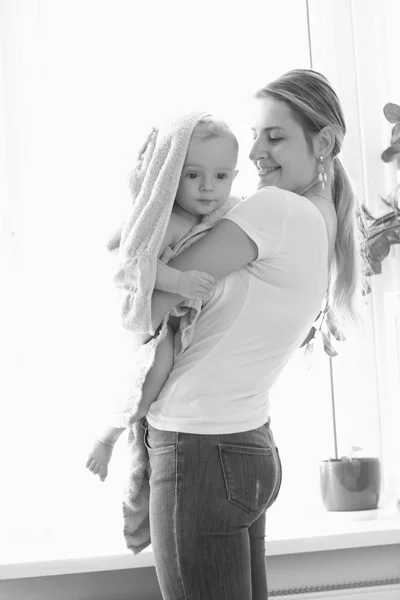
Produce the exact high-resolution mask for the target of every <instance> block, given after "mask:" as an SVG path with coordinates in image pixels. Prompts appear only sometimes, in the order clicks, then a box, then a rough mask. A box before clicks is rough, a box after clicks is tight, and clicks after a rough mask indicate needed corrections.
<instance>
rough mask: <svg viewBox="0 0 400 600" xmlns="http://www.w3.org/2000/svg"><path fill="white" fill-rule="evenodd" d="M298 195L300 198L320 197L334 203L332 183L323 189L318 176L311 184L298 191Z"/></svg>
mask: <svg viewBox="0 0 400 600" xmlns="http://www.w3.org/2000/svg"><path fill="white" fill-rule="evenodd" d="M296 194H299V196H306V197H307V198H311V197H313V196H318V197H320V198H325V199H326V200H329V201H332V186H331V184H330V183H326V184H325V188H324V189H322V185H321V182H320V181H319V179H318V176H316V177H315V178H314V179H312V180H311V181H310V183H308V184H307V185H305V186H303V187H302V188H300V189H298V190H296Z"/></svg>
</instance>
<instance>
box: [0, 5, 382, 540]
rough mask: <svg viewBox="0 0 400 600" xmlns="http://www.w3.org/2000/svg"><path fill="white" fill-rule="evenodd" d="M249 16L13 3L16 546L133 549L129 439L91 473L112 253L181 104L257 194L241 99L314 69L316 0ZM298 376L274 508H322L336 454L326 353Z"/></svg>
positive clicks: (10, 231) (119, 350) (3, 436)
mask: <svg viewBox="0 0 400 600" xmlns="http://www.w3.org/2000/svg"><path fill="white" fill-rule="evenodd" d="M238 6H239V5H237V4H234V3H233V4H232V3H231V2H228V1H222V0H221V1H220V2H215V0H205V1H203V2H202V3H201V9H199V10H196V11H194V10H192V9H189V8H188V5H187V3H186V2H185V1H184V0H173V1H172V2H169V3H164V2H161V1H160V2H157V3H156V5H154V4H150V3H148V4H146V3H142V4H141V6H140V11H138V9H137V4H136V3H132V2H129V1H123V0H121V1H119V2H116V3H111V2H106V1H104V0H100V1H99V0H96V1H95V0H85V1H84V2H82V1H81V0H79V1H78V0H72V1H70V2H68V3H62V2H53V1H51V0H36V1H33V2H30V1H29V0H21V1H20V2H16V3H14V2H9V3H5V5H4V11H5V12H4V19H3V27H4V30H3V32H2V33H3V34H4V37H3V40H4V41H3V63H2V64H3V69H4V72H3V76H4V77H3V81H4V83H3V87H2V88H1V102H2V106H1V107H0V109H1V115H0V116H1V117H2V118H3V119H4V121H3V123H2V125H3V126H4V129H2V130H0V134H1V139H0V142H1V147H0V159H1V160H2V162H3V161H5V164H6V166H7V176H6V177H5V178H4V179H0V192H4V194H3V193H2V197H4V198H6V202H4V203H3V202H2V204H1V211H2V212H1V217H2V229H1V253H2V260H1V262H0V265H1V266H0V268H1V280H2V289H5V290H7V294H6V295H5V296H3V294H2V296H1V311H0V325H1V332H2V333H1V336H0V348H1V358H2V377H1V380H0V395H1V408H0V411H1V417H0V427H1V431H0V444H1V446H2V449H1V453H2V456H3V457H6V459H7V460H5V461H4V466H3V473H2V480H3V490H7V491H6V494H4V493H3V494H2V497H1V500H0V507H1V508H0V529H1V531H5V532H6V536H5V537H6V538H7V534H8V535H9V536H11V537H12V538H14V539H16V540H17V544H16V548H21V547H22V546H23V544H24V543H28V542H29V541H30V540H36V539H38V538H40V539H42V538H48V539H50V540H52V541H53V542H54V543H56V540H62V543H63V544H64V545H68V544H71V547H72V545H73V544H74V543H76V542H75V540H76V538H79V540H80V541H79V543H80V545H82V544H84V543H85V542H84V540H85V539H89V538H90V539H91V542H92V543H95V544H100V545H109V544H115V545H116V546H117V547H120V548H123V547H124V544H123V538H122V529H121V528H122V519H121V514H120V501H121V497H122V486H123V482H124V473H125V471H126V462H125V461H126V457H125V455H124V451H123V444H121V445H120V446H118V447H117V448H116V450H115V457H114V459H113V463H112V468H111V473H110V475H109V478H108V480H107V483H106V484H102V485H101V484H100V483H99V482H98V480H97V478H94V477H93V476H92V475H90V474H89V472H87V471H86V469H85V468H84V463H85V460H86V453H87V450H88V448H89V445H90V441H91V439H92V436H93V434H94V432H95V430H96V424H97V423H98V422H99V421H100V420H101V417H102V415H103V413H104V412H105V411H106V409H107V407H108V406H109V403H110V402H112V401H113V399H114V397H115V396H116V395H117V394H118V393H120V390H119V388H118V382H120V381H121V379H122V377H123V373H124V371H125V366H124V361H126V357H127V353H126V352H124V344H126V337H125V336H124V335H123V332H122V331H121V326H120V321H119V312H118V308H117V307H116V306H115V301H114V296H113V294H114V290H113V289H112V282H111V275H112V273H111V271H110V265H109V263H108V256H107V251H106V250H105V244H106V241H107V239H108V236H109V235H110V234H111V233H112V232H113V230H114V227H116V226H117V225H118V224H119V222H120V219H121V217H123V215H124V214H125V211H126V209H127V207H129V201H130V198H129V189H128V178H129V173H130V171H131V169H132V166H133V164H134V160H135V154H136V151H137V148H138V146H139V145H140V143H141V142H142V140H143V139H144V137H145V135H146V133H147V131H148V128H149V126H150V125H151V124H152V123H153V122H157V120H159V119H161V118H162V117H163V116H164V115H165V114H167V113H169V112H170V111H171V110H176V109H179V108H182V107H194V106H197V107H202V108H203V107H204V108H205V109H206V110H209V111H210V112H215V113H217V114H220V115H221V116H223V117H224V118H225V119H226V120H227V121H228V122H229V123H230V125H231V126H232V128H233V129H234V130H235V132H236V133H237V135H238V138H239V142H240V149H241V151H240V159H239V169H240V175H239V176H238V177H237V179H236V180H235V190H234V191H235V192H236V193H239V194H242V195H246V194H248V193H249V192H250V191H251V190H252V187H253V182H254V174H253V169H252V167H251V166H250V165H249V161H248V159H247V152H248V148H249V144H250V139H251V136H250V135H249V134H248V131H247V118H246V103H247V99H248V96H249V95H250V94H251V93H252V92H253V91H254V90H255V89H257V88H258V87H259V86H261V85H262V84H264V83H265V82H267V81H269V80H271V79H273V78H274V77H276V76H278V75H279V74H281V73H283V72H285V71H286V70H289V69H291V68H295V67H304V68H307V67H309V66H310V60H309V31H308V21H307V3H306V2H305V1H304V2H297V1H296V0H284V1H282V2H280V3H277V2H272V0H248V1H247V2H246V3H245V4H243V6H242V7H241V8H240V9H239V8H238ZM288 14H290V15H291V19H290V20H288V19H287V15H288ZM177 15H179V18H177ZM283 24H284V27H283ZM288 39H290V44H287V43H286V42H287V40H288ZM321 70H324V69H323V68H321ZM328 76H329V74H328ZM189 82H190V84H189ZM339 94H340V90H339ZM1 131H2V132H3V133H1ZM368 335H369V334H368ZM371 343H372V342H371ZM289 369H290V376H289V371H288V375H287V376H286V377H283V378H282V380H281V382H280V383H279V386H278V387H277V389H276V392H275V396H274V404H273V406H274V416H273V427H274V432H275V436H276V438H277V441H278V444H279V447H280V450H281V455H282V457H283V461H284V466H285V473H284V483H283V487H282V494H281V500H280V502H279V503H277V504H276V506H275V507H274V509H273V510H276V511H278V512H279V510H280V509H279V506H281V507H285V506H286V507H287V506H289V505H290V504H291V502H292V498H293V493H294V491H296V490H301V498H300V499H299V507H300V508H303V509H305V510H306V509H307V507H309V506H310V505H311V506H314V505H315V506H316V505H317V504H318V502H319V494H318V489H317V487H318V479H317V473H316V469H317V466H318V462H319V460H321V459H323V458H327V457H328V456H329V455H330V454H331V452H332V446H331V443H330V441H329V440H330V432H331V421H330V402H329V381H328V379H327V369H328V363H327V361H326V359H325V357H324V356H323V355H322V354H321V353H320V354H317V356H316V362H315V364H314V367H313V369H312V371H311V372H310V373H309V374H307V373H306V372H305V370H304V367H303V366H302V365H301V361H300V359H299V357H298V358H296V360H295V361H294V362H293V364H292V365H290V367H289ZM295 378H296V379H295ZM293 381H296V383H295V385H293ZM343 418H344V419H346V418H347V413H346V412H345V413H344V417H343ZM376 435H377V436H379V432H378V431H377V433H376ZM293 448H294V449H295V451H294V452H293ZM21 515H22V518H21ZM2 539H5V538H4V536H2ZM53 542H52V543H53ZM35 544H36V542H35ZM9 549H10V546H9V545H8V548H7V549H5V552H8V551H9Z"/></svg>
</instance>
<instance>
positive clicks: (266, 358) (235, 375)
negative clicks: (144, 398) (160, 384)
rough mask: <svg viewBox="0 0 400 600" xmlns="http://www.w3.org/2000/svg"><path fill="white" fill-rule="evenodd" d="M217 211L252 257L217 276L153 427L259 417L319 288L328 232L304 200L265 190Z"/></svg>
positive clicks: (229, 427)
mask: <svg viewBox="0 0 400 600" xmlns="http://www.w3.org/2000/svg"><path fill="white" fill-rule="evenodd" d="M224 218H225V219H229V220H231V221H233V222H234V223H236V224H237V225H239V227H241V228H242V229H243V231H245V233H247V235H248V236H249V237H250V238H251V239H252V240H253V241H254V242H255V243H256V245H257V248H258V258H257V260H256V261H254V262H253V263H251V264H249V265H247V266H245V267H243V268H242V269H239V270H238V271H235V272H233V273H230V274H229V275H228V276H227V277H225V278H224V279H222V280H220V281H218V283H217V287H216V290H215V293H214V296H213V298H212V299H211V300H210V301H209V302H208V303H207V304H206V305H205V306H204V307H203V309H202V311H201V313H200V315H199V316H198V319H197V322H196V329H195V332H194V337H193V340H192V342H191V344H190V346H189V347H188V348H187V349H186V351H185V352H184V353H183V354H181V355H180V356H178V357H177V359H176V361H175V364H174V368H173V371H172V372H171V374H170V376H169V378H168V380H167V382H166V384H165V386H164V388H163V390H162V391H161V393H160V395H159V397H158V399H157V401H156V402H154V403H153V404H152V406H151V407H150V410H149V412H148V415H147V420H148V422H149V423H150V425H152V426H153V427H156V428H158V429H163V430H167V431H181V432H186V433H197V434H222V433H238V432H243V431H249V430H252V429H256V428H258V427H260V426H261V425H262V424H263V423H265V422H266V421H267V419H268V416H269V392H270V389H271V387H272V385H273V384H274V382H275V381H276V379H277V377H278V376H279V374H280V372H281V371H282V370H283V368H284V366H285V365H286V364H287V362H288V360H289V359H290V357H291V356H292V354H293V353H294V352H295V351H296V350H297V349H298V348H299V346H300V344H301V342H302V341H303V340H304V338H305V336H306V334H307V333H308V331H309V329H310V326H311V324H312V322H313V321H314V317H315V315H316V314H317V313H318V312H319V310H320V308H321V305H322V302H323V298H324V295H325V293H326V289H327V286H328V237H327V230H326V226H325V221H324V219H323V217H322V215H321V213H320V211H319V210H318V208H316V207H315V206H314V204H313V203H312V202H310V201H309V200H308V199H307V198H304V197H302V196H298V195H297V194H294V193H291V192H287V191H283V190H280V189H278V188H263V189H261V190H259V191H258V192H257V193H256V194H254V195H253V196H251V197H250V198H249V199H248V200H245V201H244V202H241V203H240V204H238V205H237V206H235V207H234V208H233V209H232V210H231V211H230V212H229V213H227V214H226V215H225V217H224Z"/></svg>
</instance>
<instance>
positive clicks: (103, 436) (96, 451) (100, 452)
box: [86, 426, 125, 481]
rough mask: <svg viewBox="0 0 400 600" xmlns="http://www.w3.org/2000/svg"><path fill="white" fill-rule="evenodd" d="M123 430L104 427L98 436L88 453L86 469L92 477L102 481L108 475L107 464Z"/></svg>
mask: <svg viewBox="0 0 400 600" xmlns="http://www.w3.org/2000/svg"><path fill="white" fill-rule="evenodd" d="M123 431H125V429H124V428H118V429H117V428H116V427H110V426H108V427H106V428H105V429H104V430H103V431H102V432H101V433H100V435H99V436H98V438H97V440H96V441H95V443H94V445H93V448H92V449H91V451H90V452H89V456H88V459H87V462H86V467H87V468H88V469H89V471H92V473H93V475H98V476H99V477H100V481H104V480H105V478H106V477H107V474H108V464H109V462H110V460H111V456H112V452H113V450H114V445H115V444H116V442H117V441H118V439H119V437H120V435H121V433H122V432H123Z"/></svg>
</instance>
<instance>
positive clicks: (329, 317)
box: [326, 313, 346, 342]
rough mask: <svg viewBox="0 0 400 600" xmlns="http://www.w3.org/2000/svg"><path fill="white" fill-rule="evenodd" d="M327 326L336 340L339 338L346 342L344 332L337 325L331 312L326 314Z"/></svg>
mask: <svg viewBox="0 0 400 600" xmlns="http://www.w3.org/2000/svg"><path fill="white" fill-rule="evenodd" d="M326 326H327V327H328V329H329V331H330V332H331V334H332V335H333V337H334V338H335V340H337V341H338V342H344V341H345V340H346V338H345V337H344V335H343V333H342V332H341V331H340V330H339V329H338V328H337V327H336V325H335V323H334V321H333V317H332V315H331V313H328V314H327V316H326Z"/></svg>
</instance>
